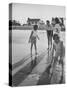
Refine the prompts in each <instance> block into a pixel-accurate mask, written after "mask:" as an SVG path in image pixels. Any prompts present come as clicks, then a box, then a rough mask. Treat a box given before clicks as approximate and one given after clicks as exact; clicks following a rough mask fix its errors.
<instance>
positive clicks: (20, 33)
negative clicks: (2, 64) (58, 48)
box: [12, 30, 65, 64]
mask: <svg viewBox="0 0 67 90" xmlns="http://www.w3.org/2000/svg"><path fill="white" fill-rule="evenodd" d="M30 33H31V30H12V64H14V63H16V62H18V61H20V60H21V59H22V58H24V57H25V56H27V55H29V54H30V43H28V40H29V36H30ZM38 36H39V38H40V40H37V50H38V53H39V52H43V51H45V50H46V49H47V47H48V45H47V34H46V31H45V30H40V31H38ZM61 40H63V41H64V43H65V33H64V32H63V33H61ZM33 53H34V48H33Z"/></svg>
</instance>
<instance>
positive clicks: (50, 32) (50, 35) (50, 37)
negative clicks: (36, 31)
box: [46, 20, 53, 49]
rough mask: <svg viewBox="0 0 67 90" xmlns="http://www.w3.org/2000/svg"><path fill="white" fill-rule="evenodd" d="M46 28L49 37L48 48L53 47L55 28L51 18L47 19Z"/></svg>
mask: <svg viewBox="0 0 67 90" xmlns="http://www.w3.org/2000/svg"><path fill="white" fill-rule="evenodd" d="M46 30H47V38H48V49H51V47H52V36H53V30H52V26H51V24H50V21H49V20H47V21H46Z"/></svg>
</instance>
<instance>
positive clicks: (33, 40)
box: [29, 25, 39, 56]
mask: <svg viewBox="0 0 67 90" xmlns="http://www.w3.org/2000/svg"><path fill="white" fill-rule="evenodd" d="M37 29H38V26H37V25H34V26H33V30H32V32H31V35H30V38H29V42H30V43H31V56H32V47H33V45H34V47H35V55H37V46H36V42H37V39H39V37H38V35H37Z"/></svg>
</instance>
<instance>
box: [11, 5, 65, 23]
mask: <svg viewBox="0 0 67 90" xmlns="http://www.w3.org/2000/svg"><path fill="white" fill-rule="evenodd" d="M28 17H29V18H40V19H41V20H43V21H44V22H45V21H46V20H51V18H52V17H64V18H65V7H64V6H54V5H38V4H22V3H13V4H12V19H13V20H17V21H19V22H20V23H21V24H23V23H26V21H27V18H28Z"/></svg>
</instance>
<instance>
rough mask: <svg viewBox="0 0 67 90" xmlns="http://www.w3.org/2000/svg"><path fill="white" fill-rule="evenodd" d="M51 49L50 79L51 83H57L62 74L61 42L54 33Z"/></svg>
mask: <svg viewBox="0 0 67 90" xmlns="http://www.w3.org/2000/svg"><path fill="white" fill-rule="evenodd" d="M53 40H54V43H53V51H52V56H53V57H54V58H53V61H52V71H51V73H53V74H52V79H51V83H52V84H54V83H59V81H60V80H61V77H62V76H63V42H62V41H60V38H59V36H58V34H54V36H53ZM53 54H54V55H53Z"/></svg>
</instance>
